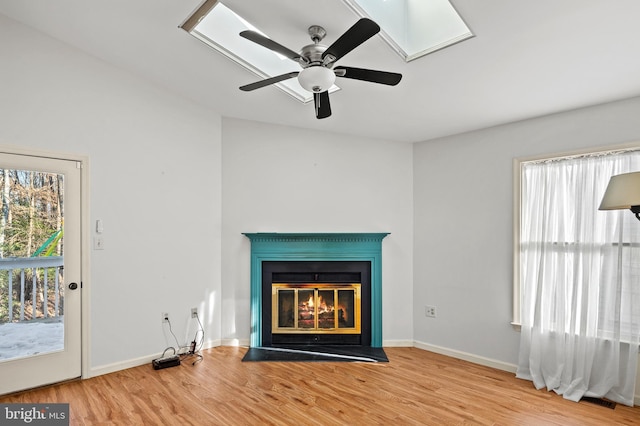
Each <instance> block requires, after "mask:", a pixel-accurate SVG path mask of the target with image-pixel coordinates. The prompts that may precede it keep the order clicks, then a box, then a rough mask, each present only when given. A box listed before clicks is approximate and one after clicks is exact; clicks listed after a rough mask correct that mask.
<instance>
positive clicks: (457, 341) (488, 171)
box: [414, 98, 640, 365]
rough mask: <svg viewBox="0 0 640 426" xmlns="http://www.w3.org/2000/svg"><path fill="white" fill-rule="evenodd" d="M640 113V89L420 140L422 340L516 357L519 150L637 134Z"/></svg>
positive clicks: (417, 322)
mask: <svg viewBox="0 0 640 426" xmlns="http://www.w3.org/2000/svg"><path fill="white" fill-rule="evenodd" d="M638 116H640V98H634V99H630V100H626V101H621V102H616V103H610V104H606V105H601V106H597V107H592V108H585V109H581V110H574V111H570V112H566V113H562V114H556V115H551V116H546V117H541V118H537V119H533V120H527V121H522V122H518V123H512V124H509V125H504V126H499V127H494V128H490V129H485V130H481V131H476V132H471V133H467V134H462V135H457V136H452V137H447V138H442V139H438V140H433V141H428V142H424V143H420V144H416V145H415V147H414V148H415V149H414V174H415V181H414V189H415V191H414V203H415V230H414V235H415V237H414V238H415V248H414V254H415V258H414V279H415V284H414V337H415V340H416V341H417V342H419V343H422V344H424V345H425V346H429V345H433V346H436V347H443V348H447V349H450V350H454V351H459V352H461V353H467V354H473V355H474V356H477V357H485V358H488V359H491V360H497V361H501V362H504V363H508V364H512V365H513V364H517V356H518V347H519V338H520V335H519V333H518V332H517V331H515V330H514V329H513V328H512V327H511V325H510V322H511V319H512V294H513V291H512V288H513V287H512V273H513V272H512V271H513V267H512V253H513V250H512V241H513V240H512V239H513V220H512V215H513V210H512V203H513V195H512V194H513V192H512V191H513V185H512V182H513V171H512V162H513V159H514V157H523V156H531V155H536V154H544V153H557V152H566V151H575V150H580V149H584V148H588V147H599V146H606V145H613V144H622V143H627V142H634V141H638V140H640V120H638ZM425 304H429V305H435V306H437V308H438V317H437V318H435V319H433V318H426V317H425V316H424V313H423V312H424V308H423V306H424V305H425Z"/></svg>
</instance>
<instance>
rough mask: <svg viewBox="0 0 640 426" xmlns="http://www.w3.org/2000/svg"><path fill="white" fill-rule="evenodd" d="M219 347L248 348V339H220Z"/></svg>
mask: <svg viewBox="0 0 640 426" xmlns="http://www.w3.org/2000/svg"><path fill="white" fill-rule="evenodd" d="M221 346H247V347H249V339H222V344H221Z"/></svg>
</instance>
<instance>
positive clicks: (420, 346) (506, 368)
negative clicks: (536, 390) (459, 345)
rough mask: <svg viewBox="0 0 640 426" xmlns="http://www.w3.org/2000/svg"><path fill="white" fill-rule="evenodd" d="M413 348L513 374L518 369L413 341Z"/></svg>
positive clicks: (503, 363)
mask: <svg viewBox="0 0 640 426" xmlns="http://www.w3.org/2000/svg"><path fill="white" fill-rule="evenodd" d="M414 346H415V347H416V348H418V349H424V350H425V351H429V352H435V353H437V354H440V355H447V356H450V357H452V358H457V359H461V360H463V361H469V362H472V363H474V364H479V365H484V366H485V367H491V368H496V369H498V370H502V371H508V372H510V373H514V374H515V372H516V369H517V368H518V366H517V365H515V364H509V363H508V362H504V361H498V360H496V359H491V358H485V357H482V356H478V355H474V354H470V353H467V352H462V351H458V350H455V349H448V348H443V347H442V346H436V345H430V344H428V343H423V342H418V341H415V342H414Z"/></svg>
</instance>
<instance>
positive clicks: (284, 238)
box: [243, 232, 389, 348]
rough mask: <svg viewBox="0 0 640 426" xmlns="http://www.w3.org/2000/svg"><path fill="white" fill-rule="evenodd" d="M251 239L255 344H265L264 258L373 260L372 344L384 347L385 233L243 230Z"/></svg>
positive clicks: (288, 259)
mask: <svg viewBox="0 0 640 426" xmlns="http://www.w3.org/2000/svg"><path fill="white" fill-rule="evenodd" d="M243 234H244V235H245V236H247V238H249V240H251V339H250V345H251V347H259V346H262V315H261V308H262V262H270V261H296V260H299V261H369V262H371V346H372V347H377V348H379V347H382V240H383V239H384V237H386V236H387V235H389V233H388V232H385V233H312V234H309V233H306V234H302V233H249V232H245V233H243Z"/></svg>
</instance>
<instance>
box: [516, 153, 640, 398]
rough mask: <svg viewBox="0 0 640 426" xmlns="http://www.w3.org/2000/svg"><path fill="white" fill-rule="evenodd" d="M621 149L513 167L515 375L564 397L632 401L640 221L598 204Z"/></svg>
mask: <svg viewBox="0 0 640 426" xmlns="http://www.w3.org/2000/svg"><path fill="white" fill-rule="evenodd" d="M631 171H640V153H638V152H631V153H629V152H627V153H615V154H607V155H598V156H595V155H594V156H585V157H579V158H570V159H562V160H550V161H545V162H537V163H526V164H524V165H523V169H522V174H521V177H522V182H521V183H522V185H521V198H522V205H521V215H520V216H521V229H520V280H521V291H522V293H521V325H522V329H521V339H520V356H519V362H518V370H517V373H516V376H517V377H519V378H523V379H527V380H531V381H533V383H534V385H535V387H536V388H538V389H541V388H543V387H546V388H547V389H549V390H554V391H555V392H557V393H559V394H561V395H563V396H564V397H565V398H567V399H570V400H573V401H579V400H580V398H582V397H583V396H591V397H606V398H608V399H611V400H613V401H616V402H620V403H622V404H626V405H633V397H634V389H635V379H636V370H637V363H638V344H639V341H640V337H639V336H640V247H639V246H638V245H639V244H638V243H640V221H638V220H637V219H636V218H635V216H634V215H633V214H632V213H631V212H630V211H628V210H617V211H598V206H599V204H600V201H601V199H602V195H603V194H604V191H605V188H606V186H607V184H608V182H609V178H610V177H611V176H612V175H616V174H620V173H625V172H631Z"/></svg>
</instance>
